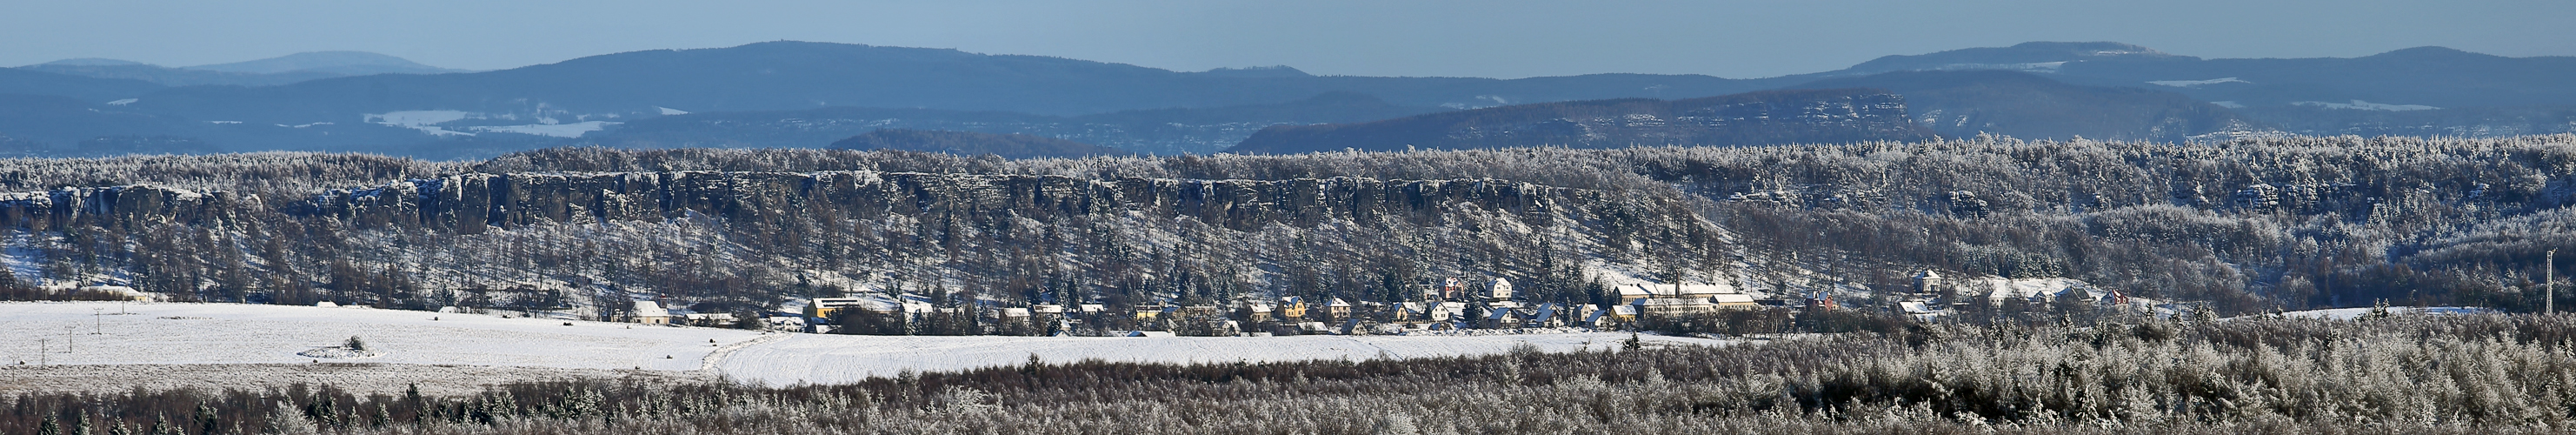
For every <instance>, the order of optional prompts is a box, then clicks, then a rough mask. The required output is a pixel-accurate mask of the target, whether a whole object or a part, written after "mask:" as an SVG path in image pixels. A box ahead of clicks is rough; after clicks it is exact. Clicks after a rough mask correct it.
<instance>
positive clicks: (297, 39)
mask: <svg viewBox="0 0 2576 435" xmlns="http://www.w3.org/2000/svg"><path fill="white" fill-rule="evenodd" d="M2109 3H2110V2H2093V1H2065V0H2050V1H2036V0H2028V1H2021V0H1959V1H1921V0H1796V1H1772V0H1753V1H1621V0H1586V1H1518V0H1437V1H1431V0H1424V1H1402V0H1365V1H1345V0H1299V1H1278V2H1249V1H1221V0H1192V1H1147V0H1052V1H916V2H875V1H823V0H808V1H784V0H736V1H705V0H619V1H606V0H509V1H502V0H405V1H386V0H221V1H217V0H0V65H5V66H16V65H26V64H33V63H40V62H46V61H52V60H57V59H63V58H73V57H104V58H116V59H126V60H134V61H141V62H149V63H156V64H163V65H171V66H184V65H198V64H211V63H224V62H234V61H242V60H249V59H256V58H264V57H272V56H279V55H284V54H289V53H295V52H303V51H321V50H360V51H373V52H378V53H385V54H391V55H395V56H401V57H404V58H409V59H412V60H414V61H419V62H422V63H427V64H430V65H435V66H441V67H449V68H468V69H499V68H510V67H517V66H525V65H531V64H540V63H551V62H557V61H562V60H565V59H570V58H575V57H581V56H589V55H597V54H606V53H613V52H621V51H635V50H651V49H662V48H704V47H724V46H733V45H740V44H744V43H751V42H759V41H771V40H804V41H824V42H845V43H859V44H873V45H891V46H912V47H939V48H956V49H961V50H966V51H972V52H979V53H994V54H1034V55H1047V56H1059V57H1068V58H1075V59H1086V60H1098V61H1107V62H1119V63H1129V64H1136V65H1143V66H1150V67H1157V68H1168V69H1175V70H1203V69H1208V68H1214V67H1226V66H1256V65H1278V64H1284V65H1289V66H1295V67H1297V68H1300V69H1304V70H1306V71H1308V72H1312V73H1316V74H1344V75H1380V76H1476V77H1529V76H1548V75H1570V74H1585V73H1603V72H1638V73H1691V74H1710V75H1717V76H1723V77H1738V78H1749V77H1767V76H1776V75H1782V74H1794V73H1802V72H1815V71H1823V70H1831V69H1837V68H1841V67H1844V66H1849V65H1851V64H1854V63H1858V62H1861V61H1865V60H1869V59H1870V58H1873V57H1877V56H1880V55H1888V54H1920V53H1926V52H1932V51H1939V50H1947V49H1955V48H1966V47H1979V46H2002V45H2010V44H2014V43H2019V42H2025V41H2119V42H2128V43H2133V44H2139V45H2145V46H2148V47H2153V48H2156V49H2159V50H2163V51H2166V52H2171V53H2176V54H2186V55H2194V56H2201V57H2325V56H2333V57H2350V56H2362V55H2369V54H2373V53H2379V52H2384V51H2388V50H2394V49H2399V48H2407V47H2417V46H2426V45H2440V46H2447V47H2452V48H2458V49H2463V50H2469V51H2476V52H2482V53H2490V54H2499V55H2507V56H2540V55H2551V56H2566V55H2576V30H2571V27H2569V24H2568V20H2569V19H2571V18H2576V1H2567V0H2516V1H2477V0H2469V1H2442V2H2435V1H2386V0H2340V1H2277V2H2267V1H2248V0H2235V1H2217V0H2168V1H2154V2H2121V3H2119V4H2109Z"/></svg>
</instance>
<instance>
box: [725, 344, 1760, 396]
mask: <svg viewBox="0 0 2576 435" xmlns="http://www.w3.org/2000/svg"><path fill="white" fill-rule="evenodd" d="M1628 337H1629V335H1628V334H1625V333H1606V332H1594V333H1571V334H1528V335H1481V336H1451V335H1444V336H1422V335H1413V336H1386V335H1359V336H1341V335H1301V336H1293V337H920V336H858V335H814V334H795V335H790V336H788V337H787V338H785V339H783V340H779V341H777V342H774V343H765V344H760V345H756V346H752V347H749V348H745V349H743V350H741V351H738V352H735V353H734V354H733V355H732V356H730V357H726V358H724V359H723V360H722V361H720V362H718V363H717V368H718V369H719V370H720V371H722V372H724V374H725V375H727V376H731V377H732V378H733V379H737V380H743V381H750V382H761V383H767V384H769V385H792V384H799V383H805V384H834V383H847V382H855V381H858V380H862V379H867V378H868V377H872V376H894V375H896V374H897V373H899V372H902V371H904V370H912V371H916V372H921V371H945V370H960V369H970V368H978V367H991V366H1003V365H1017V364H1026V363H1028V360H1029V355H1031V354H1036V355H1037V356H1038V358H1039V359H1041V360H1044V361H1048V362H1055V363H1065V362H1074V361H1079V360H1084V359H1100V360H1106V361H1115V362H1168V363H1228V362H1238V361H1249V362H1269V361H1299V360H1317V359H1325V360H1330V359H1349V360H1354V361H1357V360H1367V359H1373V358H1377V357H1378V356H1379V355H1380V354H1381V353H1382V354H1384V355H1387V356H1391V357H1395V358H1418V357H1440V356H1458V355H1483V354H1498V353H1504V352H1509V351H1511V349H1512V348H1513V347H1516V346H1519V345H1521V344H1524V343H1526V344H1529V345H1531V346H1535V347H1537V348H1538V349H1539V350H1544V351H1549V352H1567V351H1576V350H1584V349H1591V350H1605V349H1616V348H1618V347H1619V346H1620V342H1621V341H1623V340H1626V339H1628ZM1641 339H1642V340H1644V341H1646V342H1647V343H1649V344H1654V345H1676V344H1679V345H1711V346H1713V345H1720V344H1724V343H1728V342H1727V341H1720V340H1709V339H1700V338H1682V337H1663V336H1651V335H1649V336H1642V337H1641Z"/></svg>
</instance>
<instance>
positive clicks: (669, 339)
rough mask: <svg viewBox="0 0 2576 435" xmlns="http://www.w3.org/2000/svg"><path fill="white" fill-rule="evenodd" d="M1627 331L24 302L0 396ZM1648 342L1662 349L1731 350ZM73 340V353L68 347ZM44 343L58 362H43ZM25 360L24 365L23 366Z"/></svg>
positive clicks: (1151, 354)
mask: <svg viewBox="0 0 2576 435" xmlns="http://www.w3.org/2000/svg"><path fill="white" fill-rule="evenodd" d="M120 312H130V313H131V314H119V313H120ZM94 314H96V315H94ZM433 319H434V320H433ZM565 323H571V326H565V325H564V324H565ZM67 334H68V335H67ZM352 335H354V336H358V337H360V338H361V339H363V340H365V341H366V343H367V345H368V348H369V349H370V350H372V351H376V352H382V353H383V354H382V355H379V356H374V357H367V358H354V359H340V360H322V359H317V358H312V357H306V356H301V355H298V353H299V352H306V351H310V350H314V349H316V348H326V347H332V346H338V345H340V344H341V343H342V342H343V341H344V340H346V339H348V338H349V336H352ZM1628 337H1629V335H1628V334H1624V333H1556V334H1524V335H1474V336H1458V335H1443V336H1320V335H1317V336H1295V337H1134V338H1099V337H871V336H840V335H812V334H786V333H760V332H753V331H740V330H729V329H711V328H677V327H666V326H645V325H633V324H625V323H602V322H586V321H565V320H554V319H532V318H505V317H502V316H500V315H496V314H458V313H430V312H420V311H399V310H375V309H365V308H325V307H299V306H280V305H243V304H187V303H131V304H121V303H116V302H69V303H25V302H13V303H0V358H7V359H6V360H0V364H5V365H6V366H5V367H0V386H11V387H10V388H0V391H7V390H11V389H64V390H83V391H117V390H121V389H124V388H128V387H130V386H132V385H138V384H148V385H155V386H175V385H194V386H274V385H276V384H278V383H281V382H294V381H307V382H330V383H334V384H339V385H343V386H344V388H349V389H352V390H360V391H380V392H381V391H399V389H400V388H403V387H404V386H406V385H407V384H411V383H421V384H423V388H424V389H428V390H436V391H445V392H459V391H472V390H473V389H474V388H478V386H479V385H483V384H490V383H499V382H506V381H510V380H547V379H562V378H572V377H626V378H634V377H645V378H652V379H666V380H695V379H711V378H712V377H714V376H717V375H721V376H725V377H730V378H732V379H735V380H741V381H750V382H761V383H768V384H773V385H786V384H796V383H836V382H848V381H855V380H859V379H864V378H866V377H869V376H891V375H894V374H896V373H897V372H900V371H903V370H915V371H938V370H957V369H967V368H976V367H987V366H996V365H1009V364H1021V363H1025V362H1027V361H1028V357H1029V355H1031V354H1036V355H1038V357H1039V358H1042V359H1044V360H1047V361H1058V362H1069V361H1077V360H1083V359H1101V360H1109V361H1135V362H1236V361H1253V362H1260V361H1291V360H1309V359H1351V360H1365V359H1371V358H1378V357H1380V356H1382V355H1383V356H1386V357H1396V358H1405V357H1425V356H1452V355H1472V354H1491V353H1502V352H1508V351H1510V350H1511V349H1513V348H1514V347H1518V346H1520V345H1522V344H1528V345H1530V346H1534V347H1536V348H1538V349H1541V350H1548V351H1569V350H1578V349H1607V348H1612V347H1617V346H1619V345H1620V341H1622V340H1625V339H1627V338H1628ZM1643 339H1644V340H1645V341H1647V342H1648V344H1649V345H1658V346H1671V345H1717V344H1721V343H1724V342H1723V341H1719V340H1707V339H1697V338H1681V337H1657V336H1645V337H1643ZM66 340H68V341H70V342H71V345H72V346H71V347H70V348H68V349H66V348H65V347H64V346H63V344H64V342H65V341H66ZM40 348H41V350H43V351H46V352H47V353H42V354H39V353H38V351H39V350H40ZM21 361H24V362H25V364H26V365H23V366H21V365H18V363H19V362H21ZM39 363H42V364H45V366H43V367H39V366H37V364H39ZM317 363H318V364H317ZM433 387H435V388H433Z"/></svg>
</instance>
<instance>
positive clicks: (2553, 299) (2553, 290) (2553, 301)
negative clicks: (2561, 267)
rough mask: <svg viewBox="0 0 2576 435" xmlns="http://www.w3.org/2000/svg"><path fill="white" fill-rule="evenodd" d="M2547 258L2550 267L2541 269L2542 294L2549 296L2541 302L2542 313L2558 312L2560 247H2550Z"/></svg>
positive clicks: (2545, 296) (2544, 296)
mask: <svg viewBox="0 0 2576 435" xmlns="http://www.w3.org/2000/svg"><path fill="white" fill-rule="evenodd" d="M2547 258H2548V260H2546V262H2547V263H2549V268H2547V269H2541V270H2540V288H2541V290H2540V295H2541V297H2543V298H2547V299H2545V300H2542V301H2541V302H2540V313H2541V314H2556V313H2557V312H2558V248H2549V255H2548V256H2547Z"/></svg>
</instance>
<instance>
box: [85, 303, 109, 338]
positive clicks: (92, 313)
mask: <svg viewBox="0 0 2576 435" xmlns="http://www.w3.org/2000/svg"><path fill="white" fill-rule="evenodd" d="M104 310H106V308H91V309H89V320H90V330H89V333H90V335H105V334H107V317H106V316H107V312H106V311H104Z"/></svg>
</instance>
